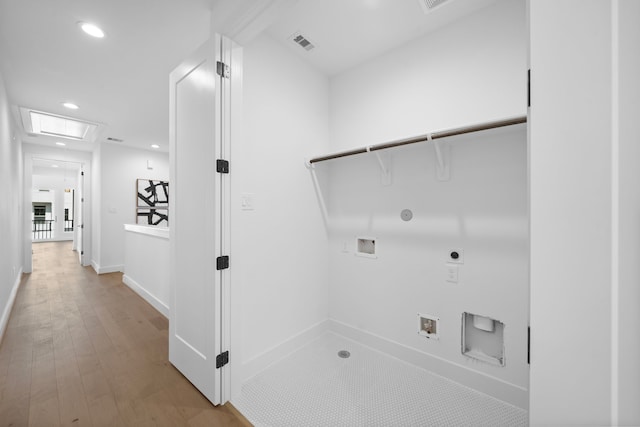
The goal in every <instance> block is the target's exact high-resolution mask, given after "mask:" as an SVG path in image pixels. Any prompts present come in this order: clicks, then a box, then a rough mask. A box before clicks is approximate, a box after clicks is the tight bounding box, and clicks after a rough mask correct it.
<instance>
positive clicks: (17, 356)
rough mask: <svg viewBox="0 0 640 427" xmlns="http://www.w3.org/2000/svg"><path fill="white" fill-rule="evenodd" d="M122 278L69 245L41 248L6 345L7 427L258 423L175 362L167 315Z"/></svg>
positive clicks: (1, 369) (1, 386)
mask: <svg viewBox="0 0 640 427" xmlns="http://www.w3.org/2000/svg"><path fill="white" fill-rule="evenodd" d="M121 279H122V274H121V273H111V274H103V275H100V276H98V275H96V274H95V272H94V271H93V270H92V269H91V268H90V267H81V266H80V265H79V264H78V261H77V256H76V252H74V251H72V250H71V243H70V242H47V243H37V244H34V245H33V273H31V274H28V275H25V276H24V278H23V280H22V283H21V285H20V289H19V291H18V295H17V298H16V302H15V305H14V307H13V311H12V314H11V318H10V321H9V325H8V328H7V331H6V334H5V337H4V339H3V341H2V344H1V345H0V426H38V427H41V426H49V425H53V426H57V425H63V426H90V425H93V426H120V425H122V426H156V425H158V426H182V425H185V426H250V425H251V424H249V423H248V422H247V421H246V419H244V418H243V417H242V415H240V413H239V412H237V410H235V408H233V407H232V406H231V405H229V404H228V405H225V406H219V407H214V406H213V405H211V403H209V402H208V401H207V400H206V399H205V398H204V397H203V396H202V395H201V394H200V393H199V392H198V391H197V390H196V389H195V388H194V387H193V386H192V385H191V383H189V381H187V380H186V379H185V378H184V377H183V376H182V375H181V374H180V373H179V372H178V371H177V370H176V369H175V368H174V367H173V366H172V365H171V364H170V363H169V361H168V360H167V357H168V348H167V342H168V337H167V332H168V321H167V319H166V318H165V317H163V316H162V315H161V314H160V313H158V312H157V311H156V310H155V309H153V308H152V307H151V306H150V305H149V304H147V303H146V302H145V301H144V300H142V299H141V298H140V297H138V296H137V295H136V294H135V293H133V292H132V291H131V290H130V289H129V288H128V287H127V286H126V285H124V284H123V283H122V280H121Z"/></svg>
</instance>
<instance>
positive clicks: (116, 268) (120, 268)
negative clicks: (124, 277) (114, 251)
mask: <svg viewBox="0 0 640 427" xmlns="http://www.w3.org/2000/svg"><path fill="white" fill-rule="evenodd" d="M91 267H93V270H94V271H95V272H96V274H106V273H116V272H119V273H123V272H124V265H122V264H120V265H109V266H107V267H100V264H98V263H97V262H96V261H95V260H93V259H92V260H91Z"/></svg>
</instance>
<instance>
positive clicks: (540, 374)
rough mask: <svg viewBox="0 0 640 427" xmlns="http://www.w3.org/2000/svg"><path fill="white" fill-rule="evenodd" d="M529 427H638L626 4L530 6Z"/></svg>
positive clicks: (631, 16)
mask: <svg viewBox="0 0 640 427" xmlns="http://www.w3.org/2000/svg"><path fill="white" fill-rule="evenodd" d="M529 8H530V28H531V34H530V49H531V85H532V86H531V88H532V96H531V111H530V114H531V122H530V123H531V127H530V132H531V139H530V171H531V178H530V179H531V333H532V336H531V406H530V408H531V409H530V420H531V424H532V425H549V424H553V425H618V423H621V424H623V425H638V424H640V417H639V416H638V408H637V402H638V401H640V390H639V384H640V383H639V381H638V379H639V378H640V377H639V368H638V364H637V363H638V355H639V354H640V352H639V349H640V334H639V333H638V327H639V326H638V325H639V324H640V323H639V322H638V308H639V307H638V300H639V299H638V292H639V291H638V278H639V277H640V272H639V271H638V263H637V260H638V258H639V257H640V246H639V244H638V230H640V216H639V215H638V212H639V211H640V200H639V198H638V191H637V185H636V182H637V179H638V174H639V172H638V167H637V161H638V132H639V128H638V115H639V114H640V108H639V105H638V88H639V86H638V83H637V75H638V70H639V64H638V54H637V47H638V41H639V34H638V29H637V16H638V5H637V2H627V1H613V2H602V1H598V0H573V1H571V0H566V1H563V2H535V1H532V2H530V5H529Z"/></svg>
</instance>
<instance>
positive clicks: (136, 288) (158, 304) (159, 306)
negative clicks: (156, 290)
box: [122, 274, 169, 318]
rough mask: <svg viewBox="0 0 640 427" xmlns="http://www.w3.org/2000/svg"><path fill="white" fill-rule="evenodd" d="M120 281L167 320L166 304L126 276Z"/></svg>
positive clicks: (167, 310) (167, 308)
mask: <svg viewBox="0 0 640 427" xmlns="http://www.w3.org/2000/svg"><path fill="white" fill-rule="evenodd" d="M122 281H123V282H124V284H125V285H127V286H129V287H130V288H131V290H132V291H133V292H135V293H137V294H138V295H140V296H141V297H142V299H144V300H145V301H146V302H148V303H149V304H151V305H152V306H153V308H155V309H156V310H158V311H159V312H160V313H161V314H162V315H164V317H166V318H169V306H168V305H167V304H165V303H164V302H162V301H160V300H159V299H158V298H156V296H155V295H153V294H152V293H150V292H149V291H147V290H146V289H145V288H144V286H142V285H141V284H140V283H138V282H136V281H135V280H134V279H132V278H131V277H129V276H127V275H126V274H125V275H124V276H122Z"/></svg>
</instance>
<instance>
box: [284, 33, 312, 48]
mask: <svg viewBox="0 0 640 427" xmlns="http://www.w3.org/2000/svg"><path fill="white" fill-rule="evenodd" d="M290 38H291V40H293V42H294V43H296V44H297V45H299V46H300V47H302V48H303V49H304V50H311V49H313V48H314V47H315V46H314V44H313V43H311V42H310V41H309V39H308V38H306V37H305V36H303V35H302V34H300V33H295V34H294V35H292V36H291V37H290Z"/></svg>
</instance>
